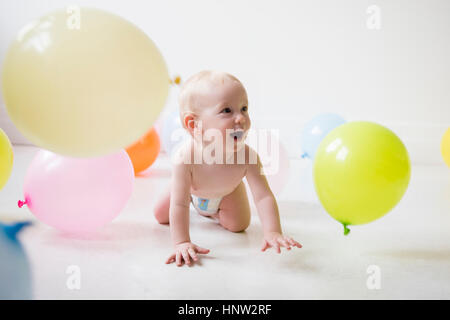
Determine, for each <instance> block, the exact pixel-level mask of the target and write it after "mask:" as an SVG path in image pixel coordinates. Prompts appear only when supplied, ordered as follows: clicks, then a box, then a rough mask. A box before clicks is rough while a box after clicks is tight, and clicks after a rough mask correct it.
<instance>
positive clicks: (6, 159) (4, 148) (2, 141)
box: [0, 129, 14, 189]
mask: <svg viewBox="0 0 450 320" xmlns="http://www.w3.org/2000/svg"><path fill="white" fill-rule="evenodd" d="M13 159H14V155H13V150H12V146H11V142H10V141H9V139H8V136H7V135H6V133H5V132H4V131H3V130H2V129H0V189H2V188H3V187H4V186H5V184H6V182H8V179H9V176H10V175H11V171H12V167H13Z"/></svg>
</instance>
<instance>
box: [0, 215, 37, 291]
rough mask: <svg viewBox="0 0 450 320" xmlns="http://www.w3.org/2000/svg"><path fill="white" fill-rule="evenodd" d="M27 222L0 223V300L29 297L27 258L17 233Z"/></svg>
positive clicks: (30, 287)
mask: <svg viewBox="0 0 450 320" xmlns="http://www.w3.org/2000/svg"><path fill="white" fill-rule="evenodd" d="M27 225H29V223H28V222H25V223H16V224H13V225H5V224H2V223H0V300H25V299H31V295H32V284H31V271H30V266H29V263H28V258H27V256H26V254H25V251H24V250H23V247H22V245H21V244H20V242H19V240H18V239H17V233H18V232H19V231H20V230H21V229H22V228H23V227H24V226H27Z"/></svg>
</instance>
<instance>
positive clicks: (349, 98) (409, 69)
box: [0, 0, 450, 165]
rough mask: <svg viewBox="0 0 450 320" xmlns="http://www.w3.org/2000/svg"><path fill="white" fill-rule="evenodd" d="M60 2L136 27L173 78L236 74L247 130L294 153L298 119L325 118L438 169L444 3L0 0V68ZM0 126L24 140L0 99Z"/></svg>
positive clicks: (447, 51)
mask: <svg viewBox="0 0 450 320" xmlns="http://www.w3.org/2000/svg"><path fill="white" fill-rule="evenodd" d="M67 5H80V6H85V5H87V6H91V7H97V8H100V9H104V10H107V11H110V12H113V13H116V14H119V15H121V16H122V17H124V18H126V19H128V20H130V21H131V22H133V23H134V24H136V25H137V26H139V27H140V28H141V29H143V30H144V31H145V32H146V33H147V34H148V35H149V36H150V37H151V38H152V39H153V41H155V43H156V44H157V46H158V47H159V49H160V50H161V52H162V54H163V56H164V57H165V59H166V62H167V65H168V68H169V71H170V74H171V75H172V76H173V75H177V74H179V75H181V77H182V79H186V78H187V77H189V76H190V75H192V74H193V73H196V72H198V71H200V70H203V69H216V70H223V71H227V72H230V73H232V74H234V75H236V76H237V77H238V78H239V79H240V80H241V81H242V82H243V83H244V85H245V86H246V88H247V90H248V93H249V100H250V106H249V107H250V109H249V111H250V115H251V117H252V120H253V125H254V127H264V128H277V129H280V136H281V138H282V141H283V142H284V143H285V144H286V145H287V148H288V150H289V153H290V155H291V156H293V157H298V156H299V155H300V154H301V150H300V146H299V141H298V135H299V133H300V131H301V128H302V126H303V125H304V123H305V122H306V121H308V120H310V119H311V118H312V117H313V116H314V115H317V114H319V113H323V112H334V113H338V114H340V115H342V116H343V117H344V118H346V119H347V120H350V121H351V120H369V121H375V122H378V123H380V124H383V125H385V126H387V127H389V128H391V129H392V130H393V131H394V132H396V133H397V134H398V135H399V136H400V138H401V139H402V140H403V141H404V142H405V144H406V146H407V148H408V150H409V152H410V155H411V159H412V161H413V163H427V164H441V165H443V160H442V158H441V156H440V151H439V144H440V141H441V137H442V135H443V133H444V132H445V129H446V128H447V127H449V126H450V1H448V0H396V1H395V0H386V1H380V0H373V1H366V0H341V1H335V0H314V1H313V0H311V1H301V0H280V1H273V0H272V1H269V0H227V1H225V0H223V1H214V0H189V1H183V0H165V1H162V0H160V1H156V0H153V1H145V2H144V1H141V0H127V1H119V0H115V1H102V0H91V1H74V0H72V1H65V0H49V1H43V0H15V1H9V0H0V61H3V58H4V56H5V53H6V50H7V47H8V44H9V42H10V41H11V39H13V37H14V36H15V34H16V32H17V31H18V30H19V29H20V27H21V26H23V25H24V24H25V23H27V22H29V21H31V20H33V19H35V18H37V17H39V16H41V15H43V14H46V13H47V12H49V11H51V10H53V9H56V8H64V7H66V6H67ZM371 5H376V8H378V9H379V10H380V11H379V12H380V18H381V19H380V20H379V21H380V25H379V26H380V28H379V29H371V28H369V27H368V26H367V22H368V20H369V21H373V20H370V19H373V17H374V16H373V12H372V11H368V8H369V7H370V6H371ZM81 23H82V22H81ZM172 95H175V92H172ZM170 101H171V102H170V103H169V104H170V106H169V107H170V108H175V107H176V105H174V99H171V100H170ZM0 126H1V127H2V128H3V129H4V130H5V131H6V133H7V134H8V135H9V137H10V139H11V141H12V142H13V143H15V144H21V143H26V140H25V139H24V138H23V137H22V136H21V135H20V133H19V132H18V131H17V129H15V127H14V125H13V124H12V123H11V122H10V120H9V119H8V116H7V113H6V111H5V107H4V103H3V99H2V98H1V96H0Z"/></svg>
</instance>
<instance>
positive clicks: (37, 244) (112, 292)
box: [0, 146, 450, 299]
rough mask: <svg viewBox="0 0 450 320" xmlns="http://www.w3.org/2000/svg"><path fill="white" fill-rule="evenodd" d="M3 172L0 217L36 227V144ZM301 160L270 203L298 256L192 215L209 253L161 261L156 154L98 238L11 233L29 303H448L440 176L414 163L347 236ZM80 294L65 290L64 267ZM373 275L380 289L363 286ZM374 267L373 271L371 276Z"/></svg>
mask: <svg viewBox="0 0 450 320" xmlns="http://www.w3.org/2000/svg"><path fill="white" fill-rule="evenodd" d="M14 152H15V163H14V169H13V173H12V176H11V178H10V180H9V182H8V184H7V185H6V186H5V188H4V189H3V190H2V191H1V192H0V221H4V222H5V221H6V222H8V221H9V222H10V221H17V220H27V219H32V220H35V219H34V217H33V215H32V214H31V213H30V212H29V211H28V209H27V208H26V207H24V208H22V209H19V208H18V207H17V200H19V199H22V198H23V195H22V183H23V178H24V176H25V171H26V169H27V167H28V164H29V163H30V162H31V159H32V157H33V156H34V155H35V154H36V152H37V149H36V148H31V147H23V146H15V147H14ZM310 170H311V167H310V163H308V162H306V161H305V160H291V168H290V174H291V175H290V180H289V182H288V185H287V187H286V188H285V189H284V191H283V192H282V193H281V194H280V195H279V196H278V205H279V208H280V214H281V219H282V225H283V228H284V232H285V233H287V234H290V235H292V236H293V237H294V238H295V239H297V240H298V241H300V242H301V243H302V244H303V246H304V247H303V248H302V249H293V250H291V251H290V252H287V251H283V252H282V253H281V254H280V255H277V254H276V253H275V252H273V251H269V252H265V253H262V252H260V244H261V239H262V233H261V228H260V222H259V220H258V217H257V215H256V211H255V209H253V212H252V213H253V216H252V223H251V225H250V227H249V228H248V229H247V231H246V232H244V233H239V234H234V233H230V232H228V231H226V230H224V229H222V228H221V227H220V226H219V225H217V224H216V223H215V222H213V221H212V220H210V219H208V218H205V217H201V216H199V215H198V214H196V213H195V212H194V211H192V212H191V238H192V240H193V242H194V243H196V244H198V245H200V246H203V247H206V248H209V249H210V250H211V252H210V254H209V255H207V256H205V257H204V258H202V259H201V263H199V264H197V265H195V266H193V267H182V268H178V267H176V266H175V265H174V264H172V265H165V264H164V261H165V259H166V257H167V256H168V254H169V253H170V249H171V243H170V237H169V229H168V227H167V226H162V225H159V224H158V223H157V222H156V220H155V219H154V218H153V215H152V209H153V205H154V203H155V201H156V199H157V198H158V196H159V195H160V193H161V192H162V190H163V189H164V188H165V186H166V185H167V184H168V182H169V177H170V165H169V163H168V162H167V158H165V157H164V156H160V158H158V160H157V162H156V163H155V164H154V166H153V167H152V168H150V169H149V170H147V171H146V172H145V173H144V174H143V175H142V176H141V177H139V178H136V180H135V190H134V194H133V196H132V198H131V199H130V201H129V203H128V205H127V207H126V209H125V210H124V212H122V213H121V215H120V216H119V217H118V218H117V219H116V220H114V221H113V222H112V223H111V224H110V225H108V226H107V227H105V228H103V229H102V230H101V231H100V232H99V233H98V235H97V236H95V237H92V238H90V239H74V238H65V237H63V236H62V235H61V234H60V233H59V232H58V231H56V230H53V229H51V228H49V227H47V226H45V225H43V224H41V223H39V222H38V221H36V220H35V221H36V223H34V224H33V226H31V227H29V228H27V229H25V230H24V231H23V233H21V235H20V239H21V240H22V242H23V244H24V246H25V249H26V252H27V254H28V256H29V259H30V264H31V267H32V276H33V286H34V294H33V295H34V298H35V299H449V298H450V170H449V169H448V168H447V167H445V166H443V165H442V166H413V167H412V177H411V183H410V186H409V189H408V191H407V193H406V194H405V196H404V198H403V199H402V201H401V202H400V203H399V205H398V206H397V207H395V208H394V209H393V210H392V211H391V212H390V213H389V214H388V215H386V216H385V217H383V218H381V219H379V220H377V221H375V222H373V223H371V224H368V225H364V226H354V227H351V233H350V234H349V235H348V236H344V235H343V230H342V226H341V225H340V224H338V223H337V222H336V221H334V220H333V219H332V218H331V217H330V216H328V214H327V213H326V212H325V211H324V210H323V209H322V208H321V206H320V205H319V204H318V202H317V200H316V198H315V195H314V190H313V186H312V181H311V178H310V177H309V176H308V173H309V172H310ZM72 265H75V266H78V267H79V268H80V269H79V270H80V275H81V283H80V284H81V287H80V289H79V290H70V289H69V288H68V287H67V281H68V279H69V277H70V274H67V273H66V271H67V270H68V267H69V266H72ZM370 266H377V267H375V268H376V270H379V275H380V277H379V279H380V282H379V283H380V285H381V287H380V288H379V289H373V288H372V289H369V288H370V287H371V286H370V285H369V286H368V285H367V282H369V283H372V282H371V279H373V277H374V276H375V274H374V273H372V272H373V270H375V269H372V268H373V267H370ZM378 268H379V269H378Z"/></svg>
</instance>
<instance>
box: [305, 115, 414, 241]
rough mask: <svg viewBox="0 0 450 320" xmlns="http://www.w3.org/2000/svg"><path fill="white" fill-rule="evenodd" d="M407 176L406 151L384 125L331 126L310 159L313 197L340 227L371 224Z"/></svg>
mask: <svg viewBox="0 0 450 320" xmlns="http://www.w3.org/2000/svg"><path fill="white" fill-rule="evenodd" d="M409 179H410V161H409V156H408V151H407V150H406V148H405V146H404V145H403V143H402V141H401V140H400V139H399V138H398V137H397V136H396V135H395V134H394V133H393V132H392V131H390V130H389V129H387V128H385V127H383V126H381V125H378V124H375V123H372V122H365V121H358V122H349V123H346V124H343V125H341V126H339V127H337V128H336V129H334V130H332V131H331V132H330V133H329V134H328V135H327V136H326V137H325V138H324V139H323V140H322V142H321V143H320V145H319V148H318V150H317V153H316V157H315V160H314V182H315V187H316V191H317V195H318V197H319V199H320V201H321V203H322V205H323V206H324V208H325V209H326V210H327V212H328V213H329V214H330V215H331V216H332V217H333V218H335V219H336V220H337V221H339V222H341V223H342V224H343V225H344V233H345V234H347V233H348V232H349V229H348V228H347V226H349V225H357V224H364V223H368V222H371V221H373V220H375V219H378V218H380V217H382V216H383V215H385V214H386V213H388V212H389V211H390V210H391V209H392V208H393V207H394V206H395V205H396V204H397V203H398V202H399V201H400V199H401V198H402V196H403V194H404V193H405V191H406V189H407V187H408V184H409Z"/></svg>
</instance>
